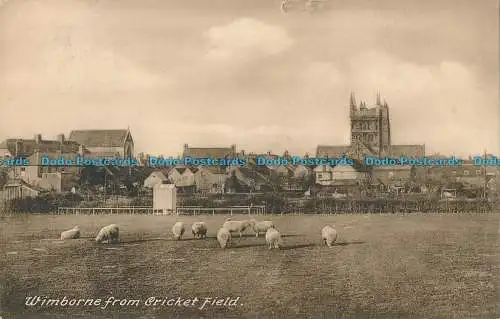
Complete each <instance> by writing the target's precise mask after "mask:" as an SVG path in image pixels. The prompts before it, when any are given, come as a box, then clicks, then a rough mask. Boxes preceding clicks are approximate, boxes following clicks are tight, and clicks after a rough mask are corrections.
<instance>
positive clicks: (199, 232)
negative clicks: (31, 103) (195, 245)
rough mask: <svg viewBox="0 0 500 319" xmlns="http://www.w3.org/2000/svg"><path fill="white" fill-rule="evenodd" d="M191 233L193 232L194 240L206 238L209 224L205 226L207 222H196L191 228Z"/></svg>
mask: <svg viewBox="0 0 500 319" xmlns="http://www.w3.org/2000/svg"><path fill="white" fill-rule="evenodd" d="M191 231H192V232H193V236H194V238H206V237H207V224H205V222H195V223H193V225H192V226H191Z"/></svg>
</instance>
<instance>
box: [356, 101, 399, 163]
mask: <svg viewBox="0 0 500 319" xmlns="http://www.w3.org/2000/svg"><path fill="white" fill-rule="evenodd" d="M349 117H350V120H351V146H352V145H354V144H358V143H361V144H363V145H365V146H366V147H368V148H369V149H370V151H371V152H372V153H373V155H376V156H384V155H388V154H389V152H390V149H391V123H390V120H389V107H388V106H387V102H385V101H384V103H383V104H382V102H381V100H380V94H377V100H376V102H375V105H374V106H371V107H367V106H366V103H365V102H364V101H360V103H359V107H358V105H357V103H356V99H355V97H354V93H351V98H350V112H349Z"/></svg>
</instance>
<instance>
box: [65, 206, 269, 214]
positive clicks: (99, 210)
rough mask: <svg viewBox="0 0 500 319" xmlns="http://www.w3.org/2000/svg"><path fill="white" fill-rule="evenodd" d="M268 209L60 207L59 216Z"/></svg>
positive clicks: (262, 211) (259, 209) (259, 208)
mask: <svg viewBox="0 0 500 319" xmlns="http://www.w3.org/2000/svg"><path fill="white" fill-rule="evenodd" d="M265 212H266V207H265V206H263V205H259V206H230V207H214V208H204V207H200V206H182V207H177V210H176V211H164V210H162V209H153V207H147V206H129V207H90V208H79V207H78V208H77V207H58V209H57V212H56V214H57V215H67V214H74V215H103V214H124V215H172V214H177V215H201V214H212V215H215V214H230V215H231V216H232V215H233V214H255V215H259V214H265Z"/></svg>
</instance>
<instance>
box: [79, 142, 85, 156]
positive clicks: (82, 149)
mask: <svg viewBox="0 0 500 319" xmlns="http://www.w3.org/2000/svg"><path fill="white" fill-rule="evenodd" d="M84 153H85V152H84V147H83V145H82V144H80V145H79V146H78V154H79V155H80V156H83V155H85V154H84Z"/></svg>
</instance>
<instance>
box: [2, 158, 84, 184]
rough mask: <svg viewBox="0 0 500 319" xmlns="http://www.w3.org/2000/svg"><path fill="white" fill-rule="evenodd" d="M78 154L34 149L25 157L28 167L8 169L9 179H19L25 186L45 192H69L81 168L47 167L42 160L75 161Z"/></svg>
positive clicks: (65, 166) (69, 166)
mask: <svg viewBox="0 0 500 319" xmlns="http://www.w3.org/2000/svg"><path fill="white" fill-rule="evenodd" d="M77 156H78V153H76V152H71V153H62V152H61V150H58V151H55V152H43V153H42V152H41V151H39V150H38V149H35V150H34V152H33V153H32V154H31V155H30V156H28V157H27V159H28V160H29V162H30V165H28V166H14V167H12V168H11V169H10V172H9V177H10V178H12V179H20V180H22V181H24V182H25V183H27V184H30V185H33V186H38V187H40V188H42V189H45V190H50V191H55V192H65V191H69V190H71V188H72V187H73V186H74V185H75V184H76V182H77V180H78V176H79V174H80V171H81V167H78V166H71V165H47V164H46V163H44V162H43V161H42V159H44V158H48V159H50V160H55V159H60V158H61V157H63V158H64V159H65V160H75V159H76V157H77Z"/></svg>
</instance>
